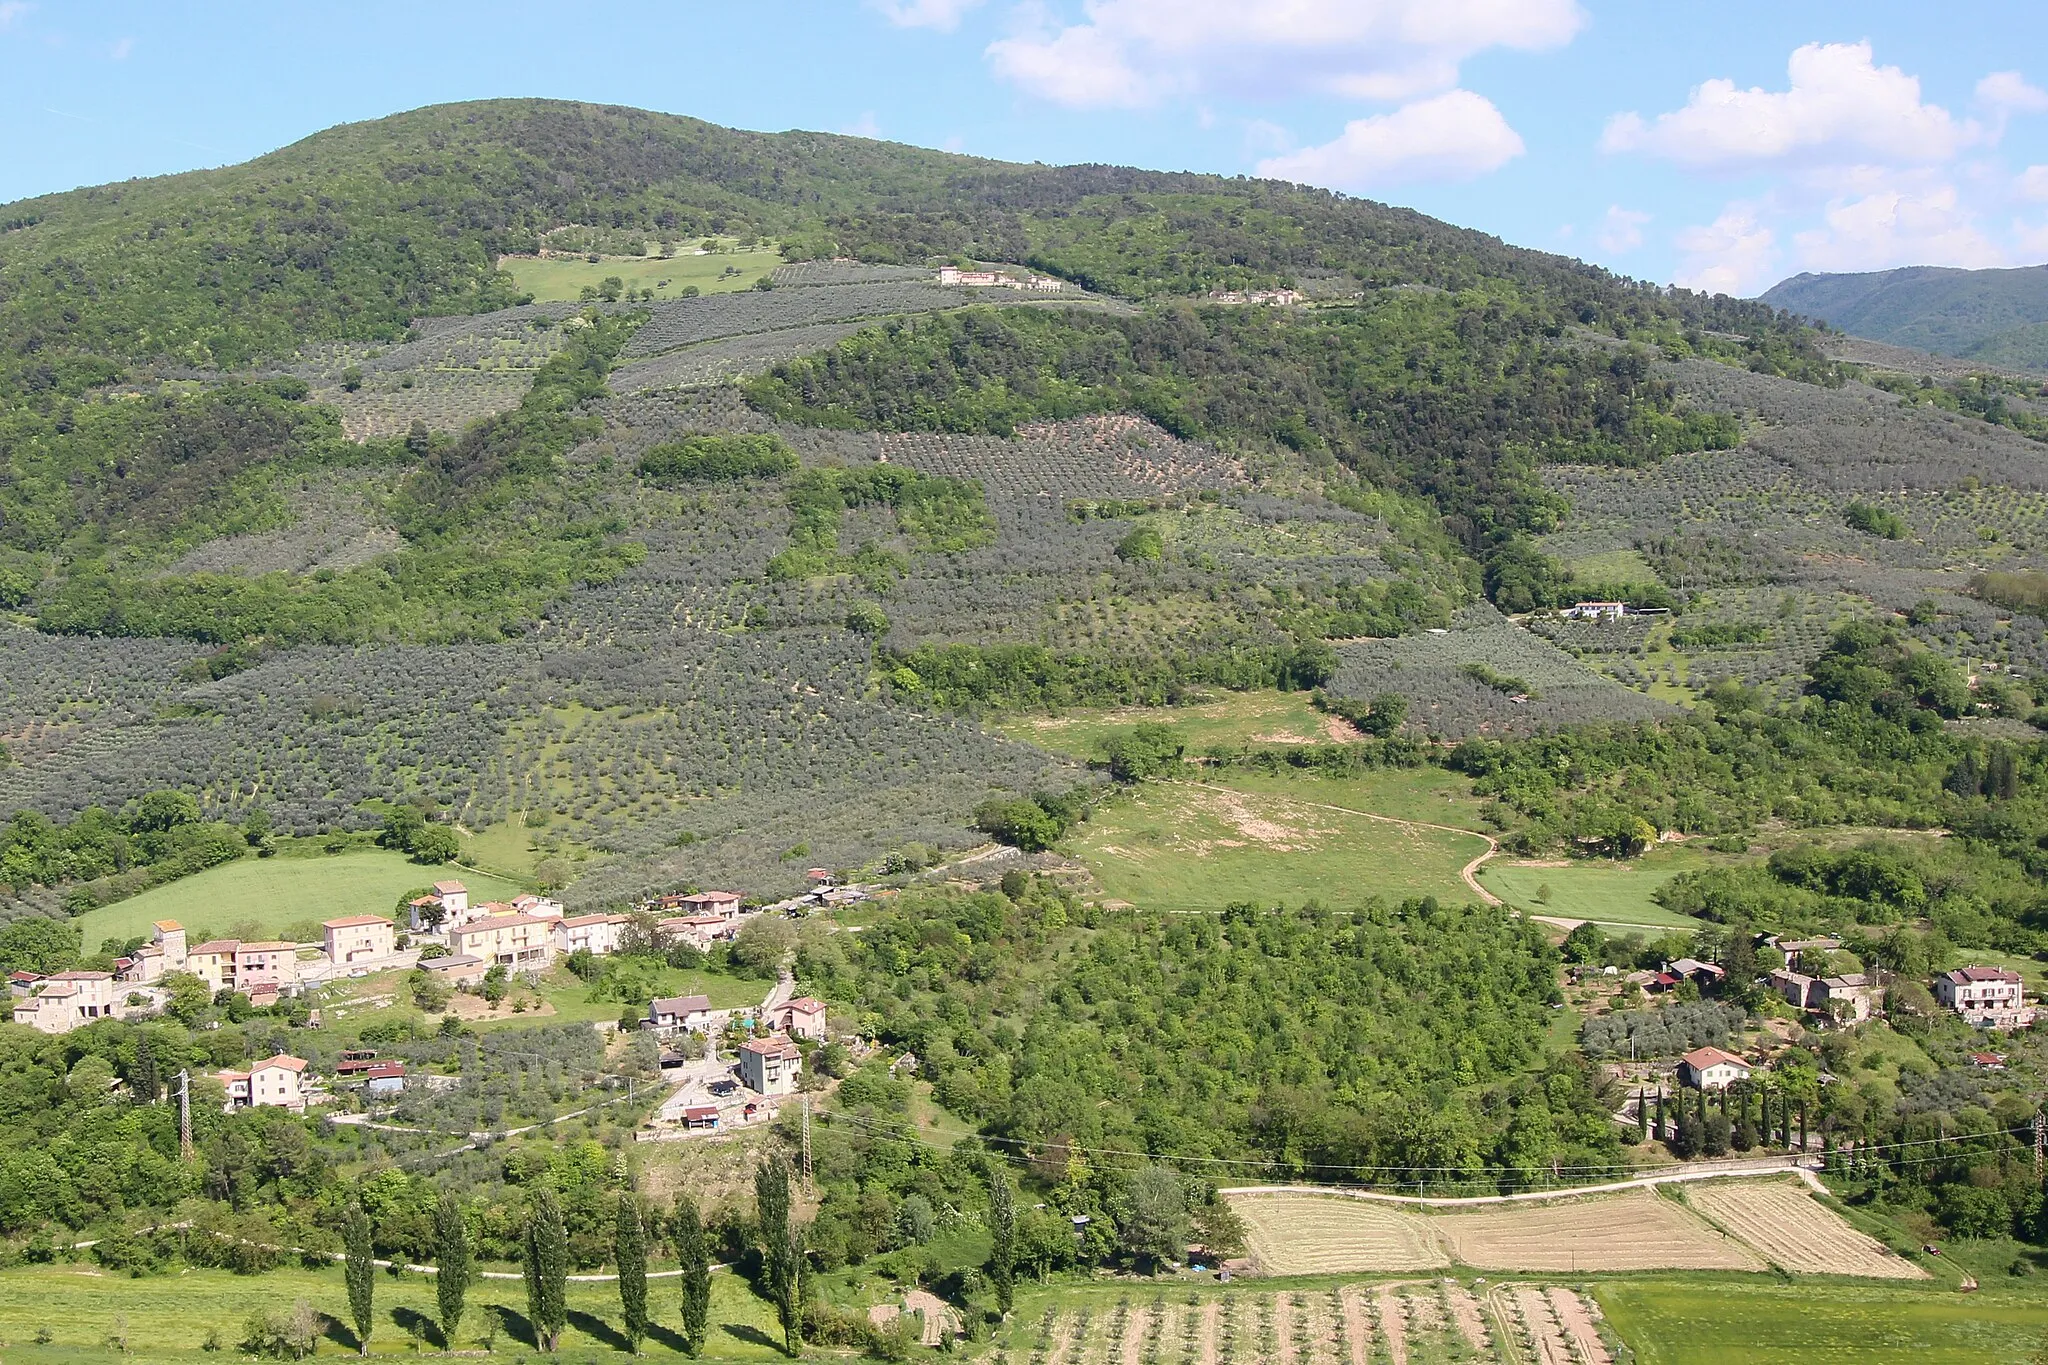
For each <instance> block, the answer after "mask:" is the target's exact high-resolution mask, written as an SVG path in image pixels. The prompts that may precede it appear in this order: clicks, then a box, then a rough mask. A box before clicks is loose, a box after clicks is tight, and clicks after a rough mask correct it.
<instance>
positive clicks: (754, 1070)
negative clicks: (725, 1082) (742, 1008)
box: [740, 1034, 804, 1095]
mask: <svg viewBox="0 0 2048 1365" xmlns="http://www.w3.org/2000/svg"><path fill="white" fill-rule="evenodd" d="M803 1064H804V1054H803V1053H802V1052H800V1051H798V1049H797V1045H796V1044H795V1043H792V1042H791V1041H789V1039H787V1038H785V1037H783V1036H782V1035H781V1034H771V1035H770V1036H768V1037H766V1038H750V1039H748V1040H747V1041H746V1042H744V1043H741V1044H740V1080H741V1082H742V1083H744V1084H745V1085H746V1087H747V1089H749V1090H753V1091H758V1092H759V1093H761V1094H763V1095H793V1094H795V1093H796V1078H797V1074H798V1073H799V1072H801V1071H802V1070H803Z"/></svg>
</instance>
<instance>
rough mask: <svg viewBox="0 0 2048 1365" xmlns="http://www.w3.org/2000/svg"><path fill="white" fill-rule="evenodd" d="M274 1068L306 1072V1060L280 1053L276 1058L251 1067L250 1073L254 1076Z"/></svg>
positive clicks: (264, 1060)
mask: <svg viewBox="0 0 2048 1365" xmlns="http://www.w3.org/2000/svg"><path fill="white" fill-rule="evenodd" d="M272 1067H283V1068H284V1069H285V1070H286V1071H304V1070H305V1069H306V1060H305V1058H303V1057H293V1056H289V1055H287V1054H285V1053H282V1052H280V1053H278V1054H277V1055H276V1056H275V1057H266V1058H264V1059H263V1060H262V1061H260V1062H258V1063H256V1065H254V1066H252V1067H250V1068H249V1071H250V1073H251V1074H252V1075H253V1074H254V1073H256V1072H258V1071H268V1070H270V1069H271V1068H272Z"/></svg>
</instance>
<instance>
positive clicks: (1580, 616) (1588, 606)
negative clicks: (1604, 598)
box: [1564, 602, 1628, 621]
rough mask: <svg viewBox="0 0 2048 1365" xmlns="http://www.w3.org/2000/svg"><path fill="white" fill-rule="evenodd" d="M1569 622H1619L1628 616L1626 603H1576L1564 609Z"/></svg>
mask: <svg viewBox="0 0 2048 1365" xmlns="http://www.w3.org/2000/svg"><path fill="white" fill-rule="evenodd" d="M1564 615H1565V619H1566V620H1568V621H1619V620H1620V619H1621V618H1622V617H1624V616H1626V615H1628V603H1626V602H1574V603H1573V604H1572V605H1571V606H1569V607H1566V608H1565V609H1564Z"/></svg>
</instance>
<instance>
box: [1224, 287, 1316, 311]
mask: <svg viewBox="0 0 2048 1365" xmlns="http://www.w3.org/2000/svg"><path fill="white" fill-rule="evenodd" d="M1209 302H1211V303H1254V304H1260V305H1263V306H1264V307H1267V308H1289V307H1292V306H1294V305H1295V304H1298V303H1306V302H1308V295H1306V294H1304V293H1302V292H1301V291H1300V290H1299V289H1211V290H1210V291H1209Z"/></svg>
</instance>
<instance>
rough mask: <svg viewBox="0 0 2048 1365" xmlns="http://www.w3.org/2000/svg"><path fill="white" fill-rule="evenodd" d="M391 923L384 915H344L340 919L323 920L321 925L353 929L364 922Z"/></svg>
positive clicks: (323, 926) (326, 927)
mask: <svg viewBox="0 0 2048 1365" xmlns="http://www.w3.org/2000/svg"><path fill="white" fill-rule="evenodd" d="M390 923H391V921H390V920H388V919H385V918H384V917H383V916H382V915H344V916H342V917H341V918H340V919H324V920H321V921H320V927H321V928H322V929H353V928H355V927H356V926H358V925H362V924H384V925H388V924H390Z"/></svg>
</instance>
